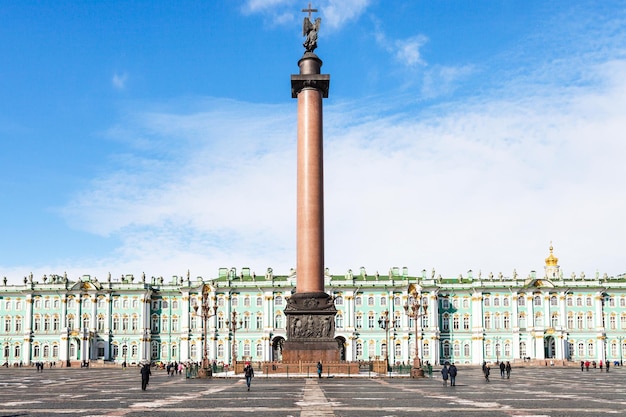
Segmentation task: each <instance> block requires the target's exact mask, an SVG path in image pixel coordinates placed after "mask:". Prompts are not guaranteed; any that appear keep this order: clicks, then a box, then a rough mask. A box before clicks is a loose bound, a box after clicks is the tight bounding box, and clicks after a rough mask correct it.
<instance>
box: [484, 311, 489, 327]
mask: <svg viewBox="0 0 626 417" xmlns="http://www.w3.org/2000/svg"><path fill="white" fill-rule="evenodd" d="M484 326H485V329H491V316H490V315H489V314H487V315H485V318H484Z"/></svg>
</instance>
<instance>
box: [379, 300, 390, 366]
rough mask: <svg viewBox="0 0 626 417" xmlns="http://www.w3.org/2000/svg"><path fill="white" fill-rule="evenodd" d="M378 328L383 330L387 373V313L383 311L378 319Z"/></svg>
mask: <svg viewBox="0 0 626 417" xmlns="http://www.w3.org/2000/svg"><path fill="white" fill-rule="evenodd" d="M378 326H379V327H380V328H381V329H384V330H385V363H386V364H387V372H389V370H390V369H389V368H390V367H389V311H383V315H382V316H380V317H379V318H378Z"/></svg>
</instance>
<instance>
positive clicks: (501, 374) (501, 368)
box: [500, 362, 506, 378]
mask: <svg viewBox="0 0 626 417" xmlns="http://www.w3.org/2000/svg"><path fill="white" fill-rule="evenodd" d="M505 369H506V365H505V364H504V362H500V378H504V371H505Z"/></svg>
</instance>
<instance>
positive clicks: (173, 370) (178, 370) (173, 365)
mask: <svg viewBox="0 0 626 417" xmlns="http://www.w3.org/2000/svg"><path fill="white" fill-rule="evenodd" d="M184 368H185V366H184V365H183V363H182V362H181V363H178V362H175V361H174V362H169V363H168V364H167V365H165V370H167V375H168V376H174V375H176V374H178V375H180V374H182V373H183V369H184Z"/></svg>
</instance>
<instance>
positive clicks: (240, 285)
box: [0, 247, 626, 366]
mask: <svg viewBox="0 0 626 417" xmlns="http://www.w3.org/2000/svg"><path fill="white" fill-rule="evenodd" d="M296 279H297V278H296V271H294V270H292V271H291V272H290V273H289V274H288V275H275V274H274V272H273V271H272V269H271V268H270V269H268V270H267V271H266V272H265V274H264V275H256V274H255V273H252V272H251V271H250V269H249V268H242V269H241V270H240V271H237V270H236V269H235V268H231V269H227V268H223V269H220V270H219V272H218V275H217V276H216V277H212V278H208V279H205V278H202V277H197V278H193V277H190V276H189V274H187V276H183V277H180V276H174V277H172V278H170V279H164V278H162V277H158V278H155V277H152V278H146V277H145V276H143V277H140V278H136V277H134V276H132V275H126V276H122V277H120V278H119V279H112V278H111V277H110V276H109V277H108V278H106V279H105V280H102V281H101V280H99V279H97V278H95V277H90V276H88V275H85V276H83V277H81V278H79V279H76V280H71V279H68V277H67V276H61V275H52V276H43V277H41V278H40V279H37V278H35V277H33V276H32V275H31V276H29V277H25V278H24V282H23V284H18V285H9V284H7V279H6V278H4V285H1V284H0V317H1V320H2V322H0V343H1V345H2V353H1V354H2V355H3V363H4V364H6V366H18V365H19V364H20V363H21V364H22V365H29V364H31V363H33V362H43V363H45V364H49V363H54V364H56V365H57V366H68V365H74V366H77V365H78V364H79V363H81V362H84V361H89V362H96V363H98V362H109V363H118V364H121V363H122V362H124V361H126V362H127V363H128V364H133V363H138V362H140V361H146V360H153V361H165V362H168V361H178V362H180V361H183V362H184V361H194V362H200V361H201V360H202V359H203V358H204V357H206V358H208V359H209V360H211V361H213V360H215V361H216V362H221V363H224V364H228V363H232V361H233V358H234V359H235V360H242V359H245V360H251V361H272V360H280V359H281V347H282V343H283V342H284V341H285V338H286V334H287V331H286V329H285V324H286V318H285V315H284V312H283V310H284V308H285V306H286V304H287V302H286V300H287V299H288V298H289V297H290V295H291V294H292V291H293V290H294V288H295V282H296ZM325 289H326V291H327V292H328V293H329V294H330V295H332V296H333V298H334V300H335V304H336V308H337V312H338V313H337V315H336V317H335V335H336V340H337V343H338V346H339V347H340V349H341V356H342V358H343V359H345V360H347V361H355V360H363V361H368V360H375V359H380V358H386V359H387V360H388V361H389V362H390V363H394V364H395V363H405V364H409V363H411V362H412V360H413V359H412V358H413V357H414V356H415V348H416V345H417V349H418V354H419V357H420V358H422V360H424V361H429V362H430V363H432V364H439V363H442V362H443V361H454V362H456V363H461V364H480V363H482V362H483V361H494V362H495V361H501V360H510V361H521V360H528V359H532V360H545V361H551V362H552V361H574V362H579V361H580V360H596V361H601V360H602V361H606V360H611V361H622V358H623V357H624V356H626V340H624V338H625V336H626V275H624V274H622V275H619V276H616V277H609V276H607V275H606V274H604V276H600V274H598V273H596V274H595V275H593V276H586V275H585V274H584V273H581V274H580V275H576V274H573V273H572V274H571V275H570V276H564V274H563V273H562V271H561V269H560V267H559V265H558V259H557V258H556V257H555V256H554V254H553V248H552V247H550V251H549V256H548V257H547V258H546V259H545V266H544V269H543V272H542V273H537V272H535V271H531V272H530V274H529V275H528V276H526V277H521V276H519V275H517V273H516V272H515V271H513V274H512V275H511V276H504V275H502V274H501V273H500V274H498V275H497V276H494V275H493V274H491V273H490V274H488V275H483V274H481V273H478V274H476V273H473V272H472V271H468V272H467V274H466V275H459V276H458V277H442V276H441V275H436V273H435V271H434V270H433V271H432V272H430V273H429V272H427V271H426V270H423V271H421V273H420V274H418V275H417V276H412V275H409V271H408V270H407V269H406V268H391V270H390V271H389V272H388V274H385V275H379V274H378V273H376V274H374V275H371V274H368V273H367V272H366V271H365V270H364V269H363V268H361V270H360V271H358V272H356V273H355V272H353V271H348V272H347V273H346V274H344V275H331V274H330V273H329V272H328V271H327V272H326V274H325ZM411 304H413V305H416V304H419V305H421V306H422V309H420V310H419V311H421V313H420V314H411V312H412V311H414V310H411V309H410V308H406V307H408V306H410V305H411ZM424 306H425V307H427V308H426V309H424V308H423V307H424ZM416 335H417V343H416ZM205 341H206V343H205ZM388 346H389V347H390V349H388Z"/></svg>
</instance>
